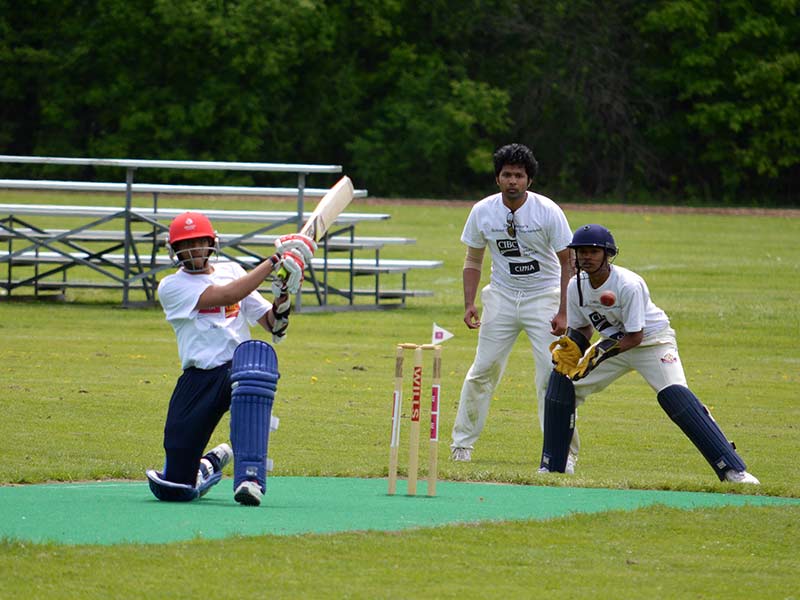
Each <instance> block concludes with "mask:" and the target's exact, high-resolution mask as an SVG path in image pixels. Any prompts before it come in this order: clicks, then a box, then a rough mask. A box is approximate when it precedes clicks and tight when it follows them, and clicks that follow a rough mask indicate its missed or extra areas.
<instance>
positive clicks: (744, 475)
mask: <svg viewBox="0 0 800 600" xmlns="http://www.w3.org/2000/svg"><path fill="white" fill-rule="evenodd" d="M725 480H726V481H730V482H732V483H749V484H752V485H760V484H761V482H760V481H759V480H758V479H756V478H755V477H753V476H752V475H751V474H750V473H748V472H747V471H734V470H733V469H728V470H727V471H725Z"/></svg>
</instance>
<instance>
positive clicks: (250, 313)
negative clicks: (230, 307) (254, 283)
mask: <svg viewBox="0 0 800 600" xmlns="http://www.w3.org/2000/svg"><path fill="white" fill-rule="evenodd" d="M270 308H272V303H271V302H269V301H268V300H266V299H265V298H264V296H262V295H261V294H260V293H259V292H258V290H255V291H253V292H250V294H249V295H248V296H246V297H245V298H244V300H242V310H244V316H245V317H246V318H247V322H248V323H249V324H250V325H251V326H252V325H255V324H256V322H257V321H258V320H259V319H260V318H261V317H263V316H264V315H265V314H266V312H267V311H268V310H269V309H270Z"/></svg>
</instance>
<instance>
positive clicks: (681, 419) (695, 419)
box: [658, 385, 746, 481]
mask: <svg viewBox="0 0 800 600" xmlns="http://www.w3.org/2000/svg"><path fill="white" fill-rule="evenodd" d="M658 403H659V404H660V405H661V408H663V409H664V412H666V413H667V414H668V415H669V418H670V419H672V420H673V421H674V422H675V424H676V425H677V426H678V427H680V428H681V430H682V431H683V433H685V434H686V437H688V438H689V439H690V440H691V441H692V443H693V444H694V445H695V446H697V449H698V450H700V453H701V454H702V455H703V457H705V459H706V460H707V461H708V464H710V465H711V468H712V469H714V471H715V472H716V474H717V477H719V479H720V481H723V480H724V479H725V471H727V470H728V469H733V470H734V471H744V470H745V468H746V466H745V464H744V461H743V460H742V458H741V457H740V456H739V455H738V454H737V453H736V450H734V449H733V445H732V444H731V443H730V442H729V441H728V439H727V438H726V437H725V434H724V433H722V430H721V429H720V428H719V425H717V422H716V421H715V420H714V419H713V418H712V417H711V415H710V414H709V413H708V409H707V408H706V407H705V406H704V405H703V403H702V402H700V400H698V399H697V396H695V395H694V394H693V393H692V392H691V390H690V389H689V388H687V387H684V386H682V385H671V386H669V387H665V388H664V389H663V390H661V391H660V392H659V393H658Z"/></svg>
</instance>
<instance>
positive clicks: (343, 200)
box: [300, 175, 354, 242]
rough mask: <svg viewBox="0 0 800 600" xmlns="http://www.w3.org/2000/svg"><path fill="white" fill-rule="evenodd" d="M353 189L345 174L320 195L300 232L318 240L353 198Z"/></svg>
mask: <svg viewBox="0 0 800 600" xmlns="http://www.w3.org/2000/svg"><path fill="white" fill-rule="evenodd" d="M353 191H354V190H353V182H352V181H350V178H349V177H348V176H347V175H345V176H344V177H342V178H341V179H340V180H339V181H337V182H336V184H335V185H334V186H333V187H332V188H331V189H330V190H328V193H327V194H325V195H324V196H323V197H322V200H320V201H319V204H317V207H316V208H315V209H314V212H312V213H311V216H310V217H309V218H308V220H307V221H306V222H305V225H303V228H302V229H301V230H300V233H302V234H304V235H307V236H308V237H310V238H312V239H313V240H314V241H315V242H318V241H319V240H320V239H321V238H323V237H324V236H325V234H326V233H327V231H328V229H329V228H330V226H331V225H332V224H333V222H334V221H335V220H336V217H338V216H339V215H340V214H341V213H342V211H343V210H344V209H345V208H346V207H347V205H348V204H350V202H351V201H352V200H353Z"/></svg>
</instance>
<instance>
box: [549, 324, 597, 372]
mask: <svg viewBox="0 0 800 600" xmlns="http://www.w3.org/2000/svg"><path fill="white" fill-rule="evenodd" d="M588 347H589V340H587V339H586V336H584V335H583V334H582V333H581V332H580V331H576V330H574V329H572V328H569V327H568V328H567V333H566V335H562V336H561V337H560V338H558V339H557V340H556V341H555V342H553V343H552V344H550V353H551V354H552V355H553V365H554V366H553V368H554V369H555V370H556V372H558V373H561V374H562V375H567V376H569V374H570V373H571V372H572V370H573V369H575V368H576V367H577V366H578V361H579V360H580V359H581V356H583V353H584V351H585V350H586V349H587V348H588Z"/></svg>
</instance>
